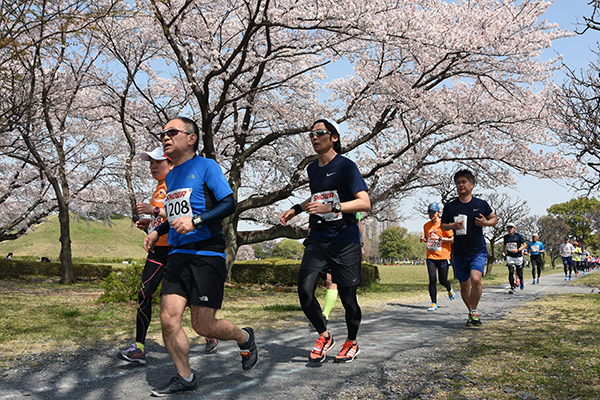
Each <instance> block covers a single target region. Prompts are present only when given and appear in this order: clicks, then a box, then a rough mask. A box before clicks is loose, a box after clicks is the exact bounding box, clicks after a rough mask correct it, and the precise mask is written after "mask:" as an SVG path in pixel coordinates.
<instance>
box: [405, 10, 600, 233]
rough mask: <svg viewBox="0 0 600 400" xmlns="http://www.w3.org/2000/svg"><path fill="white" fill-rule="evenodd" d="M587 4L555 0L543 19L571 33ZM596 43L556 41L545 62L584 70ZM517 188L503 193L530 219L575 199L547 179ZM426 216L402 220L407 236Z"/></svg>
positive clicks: (583, 38) (587, 38)
mask: <svg viewBox="0 0 600 400" xmlns="http://www.w3.org/2000/svg"><path fill="white" fill-rule="evenodd" d="M588 1H589V0H556V1H555V2H554V4H553V5H552V6H551V7H550V8H549V9H548V11H547V12H546V13H545V14H544V16H543V18H544V19H546V20H548V22H553V23H557V24H559V25H560V27H561V28H563V29H566V30H569V31H573V30H575V29H576V25H575V24H576V22H577V21H579V22H583V16H590V15H591V12H592V7H591V6H588V5H587V3H588ZM597 41H600V32H596V31H588V32H586V33H585V34H584V35H577V36H573V37H569V38H565V39H559V40H557V41H555V42H554V43H553V45H552V49H551V50H549V51H547V52H546V54H544V55H545V56H547V58H551V57H554V56H555V55H556V53H558V54H562V55H563V57H564V58H563V62H564V63H565V64H566V65H567V66H568V67H569V68H571V69H576V70H579V69H582V68H583V69H585V68H587V66H588V64H589V62H590V61H591V60H594V59H595V58H596V56H595V54H593V53H592V51H591V50H590V48H591V49H595V48H597V45H596V42H597ZM554 80H555V82H557V83H562V82H563V81H564V74H562V73H557V74H556V76H555V78H554ZM517 180H518V184H517V186H516V188H515V189H514V190H504V191H506V192H507V193H509V194H510V195H511V196H513V197H519V198H520V199H522V200H527V204H528V205H529V207H530V208H531V212H530V214H531V215H545V214H546V209H547V208H548V207H550V206H551V205H553V204H557V203H563V202H566V201H569V200H571V199H572V198H573V197H578V194H576V193H574V192H573V191H572V190H569V189H568V188H567V187H566V185H565V184H564V183H562V182H553V181H552V180H549V179H538V178H534V177H531V176H525V177H522V176H517ZM405 212H406V215H411V214H412V213H414V211H412V205H409V204H407V205H406V207H405ZM426 217H427V216H426V215H425V214H423V215H415V219H414V220H406V221H403V222H402V223H401V225H402V226H405V227H406V228H408V230H409V231H411V232H421V231H422V229H423V224H424V223H425V222H426V221H427V218H426Z"/></svg>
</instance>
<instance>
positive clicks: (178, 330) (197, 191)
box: [117, 117, 590, 397]
mask: <svg viewBox="0 0 600 400" xmlns="http://www.w3.org/2000/svg"><path fill="white" fill-rule="evenodd" d="M158 136H159V138H160V140H161V142H162V146H161V147H158V148H156V149H154V150H153V151H151V152H145V153H142V154H141V158H142V160H144V161H148V162H149V163H150V172H151V174H152V176H153V178H154V179H156V180H157V182H158V184H157V187H156V189H155V191H154V193H153V195H152V198H151V200H150V201H149V203H140V204H138V206H137V211H138V213H139V214H145V215H149V216H150V218H145V219H140V220H138V221H137V222H136V225H137V226H138V227H139V228H140V229H145V230H147V231H148V235H147V236H146V237H145V238H144V248H145V250H146V251H147V252H148V257H147V261H146V264H145V266H144V269H143V272H142V277H141V280H142V284H141V287H140V290H139V294H138V297H139V306H138V308H137V314H136V339H135V343H133V344H132V345H131V347H130V348H129V349H127V350H123V351H120V352H119V353H118V354H117V357H118V358H120V359H122V360H125V361H128V362H131V363H137V364H145V363H146V351H145V348H144V343H145V339H146V334H147V332H148V326H149V324H150V321H151V317H152V315H151V313H152V298H153V296H154V294H155V292H156V290H157V288H158V286H159V284H160V283H161V281H162V290H161V313H160V321H161V326H162V334H163V340H164V343H165V347H166V349H167V351H168V353H169V355H170V356H171V358H172V360H173V363H174V365H175V368H176V370H177V373H176V374H175V376H174V377H173V378H172V379H171V380H170V381H169V382H166V383H165V384H164V385H162V386H159V387H156V388H153V389H151V394H152V395H154V396H159V397H160V396H167V395H170V394H174V393H179V392H186V391H192V390H195V389H196V388H197V387H198V378H197V377H196V376H195V375H194V373H193V371H192V370H191V368H190V363H189V351H190V344H189V339H188V337H187V335H186V333H185V331H184V330H183V327H182V317H183V313H184V310H185V309H186V307H189V308H190V313H191V323H192V327H193V329H194V331H195V332H196V333H197V334H198V335H200V336H204V337H205V338H206V347H205V351H206V352H212V351H215V350H216V349H217V347H218V345H219V343H220V341H227V340H234V341H236V342H237V344H238V345H239V348H240V356H241V363H242V368H243V369H244V370H245V371H249V370H251V369H252V368H254V366H255V365H256V364H257V362H258V360H259V352H258V347H257V345H256V339H255V336H254V330H253V329H252V328H251V327H244V328H239V327H237V326H236V325H235V324H233V323H232V322H231V321H228V320H226V319H217V318H216V313H217V310H219V309H220V308H221V306H222V302H223V293H224V284H225V280H226V277H227V267H226V255H225V238H224V236H223V232H222V220H223V219H224V218H226V217H227V216H229V215H231V214H233V213H234V211H235V200H234V197H233V192H232V190H231V188H230V186H229V184H228V182H227V179H226V178H225V176H224V175H223V172H222V171H221V168H220V166H219V165H218V164H217V163H216V162H215V161H214V160H212V159H207V158H204V157H201V156H198V145H199V140H200V132H199V129H198V126H197V124H196V123H195V122H194V121H193V120H191V119H188V118H186V117H177V118H175V119H173V120H171V121H169V122H168V123H167V124H166V125H165V127H164V129H163V131H162V132H161V133H160V134H159V135H158ZM308 136H309V139H310V143H311V145H312V147H313V150H314V151H315V153H316V154H317V160H316V161H314V162H312V163H311V164H309V165H308V167H307V172H308V177H309V186H310V193H311V195H310V197H309V198H307V199H306V200H304V201H303V202H301V203H299V204H296V205H294V206H293V207H292V208H291V209H289V210H286V211H284V212H282V213H281V215H280V221H281V223H282V224H284V225H287V224H288V222H289V221H290V220H291V219H292V218H294V217H296V216H298V215H300V214H301V213H307V214H308V218H309V234H308V237H307V238H306V239H305V241H304V246H305V250H304V255H303V258H302V263H301V266H300V270H299V277H298V299H299V302H300V305H301V307H302V310H303V311H304V314H305V315H306V318H307V319H308V320H309V321H310V322H311V324H312V326H313V327H314V329H315V331H316V334H317V335H318V336H317V339H315V341H314V342H315V344H314V347H313V349H312V350H311V351H310V352H309V354H308V361H309V362H311V363H320V362H323V361H324V360H325V358H326V356H327V354H328V353H329V352H330V351H333V349H334V345H335V343H336V341H335V339H334V333H335V335H336V336H337V335H338V332H331V331H330V330H329V329H328V327H327V323H328V318H329V313H330V312H331V308H332V307H333V303H334V302H335V300H336V298H337V297H338V296H339V298H340V300H341V303H342V306H343V307H344V310H345V322H346V337H345V339H344V340H342V345H341V348H339V350H338V352H337V355H335V356H334V358H333V361H334V362H335V363H347V362H352V361H353V360H354V359H355V358H356V357H357V356H358V355H359V354H360V347H359V344H358V331H359V328H360V323H361V319H362V313H361V308H360V306H359V304H358V297H357V294H356V293H357V287H358V286H359V284H360V283H361V279H362V271H361V260H362V257H363V255H364V251H363V249H362V247H363V246H362V245H363V243H362V232H361V225H360V215H361V213H362V212H366V211H368V210H369V209H370V207H371V204H370V199H369V194H368V188H367V185H366V183H365V181H364V179H363V177H362V175H361V173H360V171H359V170H358V168H357V166H356V164H355V163H354V162H353V161H351V160H350V159H348V158H346V157H344V156H342V155H341V152H342V151H341V132H340V128H339V126H338V125H337V123H336V122H335V121H333V120H331V119H328V118H323V119H318V120H316V121H315V122H314V123H313V124H312V129H311V130H310V132H309V135H308ZM454 183H455V185H456V190H457V194H458V197H457V198H456V199H455V200H453V201H450V202H448V203H447V204H446V205H445V206H444V209H443V211H442V210H441V209H440V207H439V205H438V204H436V203H432V204H430V205H429V207H428V210H427V211H428V214H429V221H428V222H427V223H426V224H425V226H424V235H423V236H422V237H421V241H422V242H424V243H427V245H426V246H427V254H426V257H427V259H426V265H427V271H428V274H429V293H430V296H431V302H432V303H431V306H430V307H429V308H428V309H427V310H429V311H435V310H436V309H437V308H438V305H437V289H436V286H437V280H438V279H439V282H440V284H441V285H442V286H443V287H444V288H445V289H446V292H447V295H448V297H449V298H450V300H454V299H455V298H456V293H455V291H454V289H453V288H452V287H451V284H450V281H449V279H448V270H449V263H448V260H449V259H450V252H451V249H452V253H453V254H452V259H453V266H454V272H455V277H456V279H458V281H459V285H460V295H461V298H462V300H463V302H464V304H465V306H466V307H467V310H468V315H467V325H468V326H474V327H477V326H480V325H481V318H480V316H479V311H478V305H479V301H480V299H481V295H482V291H483V287H482V283H481V279H482V276H483V273H484V268H485V266H486V262H487V256H488V253H487V246H486V242H485V239H484V236H483V230H482V228H483V227H486V226H494V225H496V224H497V222H498V218H497V217H496V215H495V214H494V212H493V211H492V209H491V207H490V205H489V204H488V203H487V202H486V201H485V200H482V199H479V198H477V197H474V196H473V195H472V192H473V188H474V187H475V176H474V175H473V174H472V173H471V172H470V171H468V170H466V169H465V170H461V171H458V172H457V173H456V174H455V175H454ZM507 230H508V234H507V235H506V236H505V237H504V246H503V253H504V254H505V256H506V260H507V265H508V268H509V281H510V286H511V293H512V292H513V291H514V290H515V288H517V287H520V288H521V289H523V288H524V278H523V265H524V261H523V257H524V256H525V255H528V256H529V257H530V259H531V263H532V273H533V283H534V284H536V283H539V282H540V273H541V268H542V265H543V261H542V260H543V254H544V245H543V244H542V243H541V242H539V241H538V238H537V236H536V235H534V236H533V237H532V240H531V241H530V242H526V241H525V239H524V238H523V236H522V235H520V234H518V233H516V232H515V226H514V224H512V223H509V224H507ZM576 245H577V243H575V246H574V245H572V244H570V243H569V240H568V238H565V243H564V244H563V246H562V247H561V254H562V255H563V261H564V264H565V279H567V276H568V277H569V279H570V277H571V275H572V273H575V274H578V273H585V271H586V270H587V269H589V268H590V263H589V262H587V259H588V257H589V253H587V252H586V251H585V250H584V249H583V248H581V247H577V246H576ZM578 248H579V249H580V250H577V249H578ZM536 272H537V277H536ZM567 272H568V275H567ZM515 275H516V277H517V278H516V279H515V278H514V276H515ZM322 278H323V279H326V282H327V295H326V299H325V307H324V308H323V309H322V308H321V305H320V303H319V301H318V299H317V297H316V296H315V291H316V288H317V285H318V284H319V281H320V280H321V279H322Z"/></svg>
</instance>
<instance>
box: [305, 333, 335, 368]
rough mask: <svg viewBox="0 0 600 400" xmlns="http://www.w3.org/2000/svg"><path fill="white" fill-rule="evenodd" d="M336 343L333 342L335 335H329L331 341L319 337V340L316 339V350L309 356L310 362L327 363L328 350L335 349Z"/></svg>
mask: <svg viewBox="0 0 600 400" xmlns="http://www.w3.org/2000/svg"><path fill="white" fill-rule="evenodd" d="M334 344H335V341H334V340H333V335H332V334H331V333H330V334H329V339H326V338H325V337H324V336H319V338H318V339H315V348H314V349H313V350H312V351H311V352H310V355H309V356H308V360H309V361H311V362H323V361H325V353H327V350H329V349H330V348H332V347H333V345H334Z"/></svg>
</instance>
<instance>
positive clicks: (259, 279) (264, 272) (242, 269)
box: [231, 258, 380, 288]
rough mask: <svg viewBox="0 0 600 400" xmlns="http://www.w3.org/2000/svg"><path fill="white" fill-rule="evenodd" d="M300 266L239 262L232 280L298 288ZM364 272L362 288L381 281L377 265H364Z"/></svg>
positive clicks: (297, 263)
mask: <svg viewBox="0 0 600 400" xmlns="http://www.w3.org/2000/svg"><path fill="white" fill-rule="evenodd" d="M300 264H301V261H296V260H282V259H276V258H270V259H265V260H248V261H239V262H235V263H234V264H233V268H232V269H231V280H232V281H234V282H238V283H246V284H270V285H283V286H298V271H299V270H300ZM362 270H363V280H362V283H361V285H360V286H361V287H362V288H365V287H369V286H370V285H371V284H372V283H375V282H378V281H379V280H380V277H379V268H377V266H376V265H374V264H369V263H362Z"/></svg>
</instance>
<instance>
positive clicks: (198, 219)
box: [192, 214, 202, 228]
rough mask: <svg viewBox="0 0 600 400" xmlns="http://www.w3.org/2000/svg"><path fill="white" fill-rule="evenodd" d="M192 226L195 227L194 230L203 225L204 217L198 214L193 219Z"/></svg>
mask: <svg viewBox="0 0 600 400" xmlns="http://www.w3.org/2000/svg"><path fill="white" fill-rule="evenodd" d="M192 225H194V228H197V227H198V226H200V225H202V216H201V215H200V214H196V215H194V216H193V217H192Z"/></svg>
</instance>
